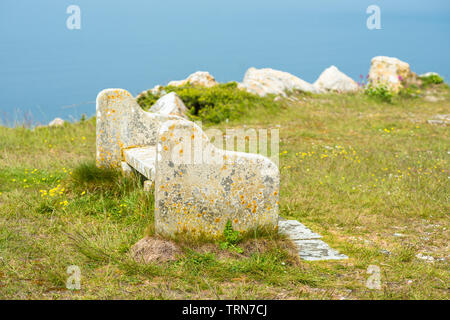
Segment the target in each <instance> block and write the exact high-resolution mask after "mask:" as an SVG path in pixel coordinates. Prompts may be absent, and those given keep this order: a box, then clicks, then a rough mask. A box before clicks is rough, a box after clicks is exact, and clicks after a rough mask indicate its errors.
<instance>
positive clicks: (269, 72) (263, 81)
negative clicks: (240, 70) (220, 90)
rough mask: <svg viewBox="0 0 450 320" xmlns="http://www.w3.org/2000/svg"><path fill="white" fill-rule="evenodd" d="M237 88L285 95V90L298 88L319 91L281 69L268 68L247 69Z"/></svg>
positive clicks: (313, 91) (258, 93) (260, 94)
mask: <svg viewBox="0 0 450 320" xmlns="http://www.w3.org/2000/svg"><path fill="white" fill-rule="evenodd" d="M238 88H240V89H243V90H247V91H248V92H250V93H254V94H257V95H259V96H265V95H267V94H276V95H282V96H286V91H290V90H299V91H305V92H312V93H320V92H321V90H320V89H318V88H316V87H315V86H314V85H312V84H310V83H308V82H306V81H304V80H302V79H300V78H298V77H296V76H294V75H292V74H290V73H287V72H283V71H278V70H274V69H270V68H264V69H256V68H250V69H248V70H247V72H246V73H245V76H244V80H243V82H242V83H239V85H238Z"/></svg>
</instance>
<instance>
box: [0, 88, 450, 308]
mask: <svg viewBox="0 0 450 320" xmlns="http://www.w3.org/2000/svg"><path fill="white" fill-rule="evenodd" d="M186 90H187V89H186ZM195 94H196V93H195V92H191V93H189V95H191V96H195ZM414 94H415V95H417V97H412V96H399V97H395V99H394V101H392V102H390V103H388V102H383V99H374V98H373V97H371V96H368V95H365V94H363V93H359V94H353V95H350V94H349V95H338V94H326V95H319V96H311V95H302V94H300V95H295V94H294V95H292V96H291V97H290V98H289V99H283V100H281V101H278V102H273V99H272V98H270V97H268V98H265V99H262V100H260V99H259V98H258V99H257V98H254V97H248V99H249V100H248V101H250V102H251V101H252V103H250V102H248V104H246V103H244V104H243V106H245V107H242V110H244V112H243V113H242V114H240V116H236V117H233V116H229V117H228V118H229V119H230V122H229V123H224V122H223V121H222V122H220V120H223V119H219V121H216V120H215V119H214V120H211V121H209V123H210V125H213V126H216V127H218V128H225V127H241V126H243V125H244V124H245V125H246V126H247V127H248V126H251V127H258V128H259V127H261V128H270V127H275V126H276V125H279V126H280V127H279V128H280V140H281V141H280V153H281V155H280V171H281V179H282V181H281V190H280V213H281V215H282V216H284V217H286V218H294V219H297V220H299V221H301V222H302V223H304V224H305V225H307V226H308V227H309V228H310V229H312V230H313V231H315V232H318V233H320V234H322V235H323V236H324V241H326V242H327V243H329V244H330V246H332V247H334V248H336V249H338V250H339V251H340V252H342V253H344V254H346V255H348V256H349V257H350V259H348V260H342V261H334V262H333V261H331V262H305V261H299V260H297V259H296V257H295V255H294V254H293V253H292V251H291V250H290V247H289V245H288V244H287V243H286V241H285V240H283V239H278V238H271V237H268V238H267V237H266V238H262V239H261V238H260V239H251V238H250V239H247V240H245V241H243V242H241V243H239V244H238V245H239V246H240V247H241V248H242V249H243V252H242V253H237V252H234V253H230V251H229V250H222V249H221V248H220V246H219V245H218V244H205V245H202V244H198V245H188V244H180V245H181V246H182V248H183V251H184V255H183V256H182V257H180V258H179V259H178V260H177V261H175V262H169V263H166V264H150V265H146V266H144V265H138V264H136V263H134V262H133V261H132V260H131V259H130V258H129V257H128V256H127V252H128V251H129V249H130V247H131V246H132V245H133V244H134V243H136V242H137V241H138V240H139V239H140V238H142V236H143V235H144V234H145V233H146V232H150V233H152V223H153V194H152V193H146V192H144V191H143V190H142V188H141V187H140V183H141V182H140V181H139V180H129V179H125V178H122V177H120V176H119V175H114V174H112V173H108V172H98V171H95V170H96V169H95V168H94V167H93V166H92V163H93V161H94V158H95V120H94V119H89V120H87V121H84V122H80V123H75V124H66V125H65V126H64V127H61V128H38V129H35V130H33V131H31V130H29V129H24V128H4V127H0V150H1V153H0V226H1V228H0V257H1V258H0V297H3V298H48V299H52V298H163V299H164V298H166V299H167V298H188V299H189V298H218V297H220V298H229V299H252V298H271V299H286V298H295V299H299V298H300V299H301V298H316V299H317V298H318V299H321V298H334V299H340V298H348V299H360V298H376V299H383V298H394V299H416V298H434V299H442V298H446V299H448V298H449V296H448V285H447V284H448V282H449V280H450V277H449V271H448V270H449V268H448V256H447V255H448V251H447V249H448V247H447V246H448V240H449V234H448V230H449V227H450V224H449V220H448V212H449V202H448V194H449V184H448V176H449V171H448V168H449V131H448V127H445V126H436V125H431V124H429V123H427V120H428V119H431V118H432V117H433V116H434V115H436V114H448V113H450V112H449V110H450V90H449V89H448V87H446V86H432V87H430V88H428V89H426V90H425V91H422V92H420V93H414ZM430 97H433V98H430ZM198 99H199V98H198ZM198 99H197V100H198ZM251 99H255V100H251ZM430 101H434V102H430ZM187 104H189V103H187ZM206 105H207V104H206ZM233 105H235V104H234V103H230V104H229V106H231V107H230V108H231V111H230V112H232V113H233V112H235V110H234V109H232V107H233ZM229 106H227V107H226V108H228V107H229ZM239 110H241V109H239ZM193 115H194V116H199V117H200V118H202V117H201V115H199V113H197V114H193ZM202 119H204V120H208V119H206V118H202ZM215 122H220V123H219V124H213V123H215ZM420 254H421V255H420ZM417 255H418V256H419V258H418V257H417ZM424 256H425V257H433V259H434V261H433V262H429V261H427V260H424V258H420V257H424ZM428 260H431V259H428ZM69 265H78V266H79V267H80V269H81V275H82V281H81V290H79V291H69V290H66V289H65V281H66V279H67V276H68V275H67V273H66V269H67V267H68V266H69ZM369 265H377V266H379V267H380V269H381V285H382V290H369V289H368V288H367V287H366V281H367V278H368V277H369V274H367V268H368V266H369Z"/></svg>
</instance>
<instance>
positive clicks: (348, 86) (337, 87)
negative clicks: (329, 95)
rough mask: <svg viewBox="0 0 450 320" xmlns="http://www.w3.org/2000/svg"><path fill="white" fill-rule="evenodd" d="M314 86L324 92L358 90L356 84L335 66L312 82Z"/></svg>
mask: <svg viewBox="0 0 450 320" xmlns="http://www.w3.org/2000/svg"><path fill="white" fill-rule="evenodd" d="M314 86H315V87H317V88H320V89H322V90H324V91H336V92H355V91H358V90H359V86H358V84H357V83H356V82H355V81H354V80H353V79H352V78H350V77H349V76H347V75H346V74H344V73H342V72H341V71H340V70H339V69H338V68H336V67H335V66H331V67H329V68H327V69H325V70H324V71H323V72H322V74H321V75H320V76H319V78H318V79H317V81H316V82H314Z"/></svg>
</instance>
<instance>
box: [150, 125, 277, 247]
mask: <svg viewBox="0 0 450 320" xmlns="http://www.w3.org/2000/svg"><path fill="white" fill-rule="evenodd" d="M279 181H280V176H279V171H278V167H277V166H276V165H275V164H274V163H273V162H272V161H270V160H269V159H268V158H266V157H264V156H261V155H257V154H249V153H242V152H232V151H225V150H222V149H218V148H216V147H215V146H213V145H212V144H211V143H210V141H209V139H208V137H207V136H206V135H205V134H204V133H203V131H202V129H201V128H200V127H199V126H197V125H196V124H195V123H193V122H190V121H186V120H172V121H167V122H165V123H164V124H163V125H162V126H161V128H160V131H159V140H158V145H157V156H156V180H155V229H156V232H157V233H159V234H161V235H164V236H169V237H170V236H174V235H175V234H177V233H187V234H190V235H192V236H200V235H203V236H206V237H208V238H213V239H214V238H217V237H220V236H221V235H223V230H224V229H225V225H226V223H227V221H228V220H230V221H231V223H232V225H233V228H234V229H235V230H238V231H241V232H244V231H249V230H252V229H255V228H258V227H265V228H272V229H276V228H277V223H278V190H279Z"/></svg>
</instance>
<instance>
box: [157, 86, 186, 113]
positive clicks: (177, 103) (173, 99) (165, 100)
mask: <svg viewBox="0 0 450 320" xmlns="http://www.w3.org/2000/svg"><path fill="white" fill-rule="evenodd" d="M149 111H150V112H155V113H159V114H163V115H176V116H180V117H183V118H187V116H186V113H187V112H188V109H187V108H186V106H185V105H184V103H183V101H182V100H181V99H180V97H179V96H178V95H177V94H176V93H175V92H170V93H168V94H166V95H164V96H162V97H161V98H159V99H158V101H156V102H155V104H154V105H153V106H152V107H151V108H150V110H149Z"/></svg>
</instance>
